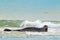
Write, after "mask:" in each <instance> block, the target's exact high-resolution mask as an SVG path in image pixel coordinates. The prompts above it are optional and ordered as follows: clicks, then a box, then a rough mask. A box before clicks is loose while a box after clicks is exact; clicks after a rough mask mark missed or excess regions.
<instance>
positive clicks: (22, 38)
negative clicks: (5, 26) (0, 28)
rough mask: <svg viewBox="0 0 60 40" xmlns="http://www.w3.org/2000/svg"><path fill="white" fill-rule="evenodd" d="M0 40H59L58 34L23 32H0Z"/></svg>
mask: <svg viewBox="0 0 60 40" xmlns="http://www.w3.org/2000/svg"><path fill="white" fill-rule="evenodd" d="M0 40H60V36H57V35H56V36H55V35H50V36H43V35H39V36H37V35H35V36H27V35H25V34H24V32H0Z"/></svg>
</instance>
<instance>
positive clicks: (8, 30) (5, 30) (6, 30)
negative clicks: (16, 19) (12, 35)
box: [4, 29, 12, 31]
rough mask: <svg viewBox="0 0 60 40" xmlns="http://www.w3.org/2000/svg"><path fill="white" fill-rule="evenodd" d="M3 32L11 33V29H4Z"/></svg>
mask: <svg viewBox="0 0 60 40" xmlns="http://www.w3.org/2000/svg"><path fill="white" fill-rule="evenodd" d="M4 31H12V30H11V29H4Z"/></svg>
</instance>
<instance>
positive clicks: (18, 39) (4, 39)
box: [0, 36, 60, 40]
mask: <svg viewBox="0 0 60 40" xmlns="http://www.w3.org/2000/svg"><path fill="white" fill-rule="evenodd" d="M0 40H60V36H47V37H41V36H38V37H0Z"/></svg>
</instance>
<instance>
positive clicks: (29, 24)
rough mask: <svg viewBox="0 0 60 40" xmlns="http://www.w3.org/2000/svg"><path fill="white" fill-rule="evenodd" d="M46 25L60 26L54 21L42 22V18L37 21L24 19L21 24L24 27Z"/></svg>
mask: <svg viewBox="0 0 60 40" xmlns="http://www.w3.org/2000/svg"><path fill="white" fill-rule="evenodd" d="M44 25H47V26H48V27H59V26H60V24H55V23H52V22H42V21H40V20H36V21H33V22H32V21H28V20H26V21H24V22H22V23H21V25H20V26H22V27H39V28H41V27H43V26H44Z"/></svg>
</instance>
